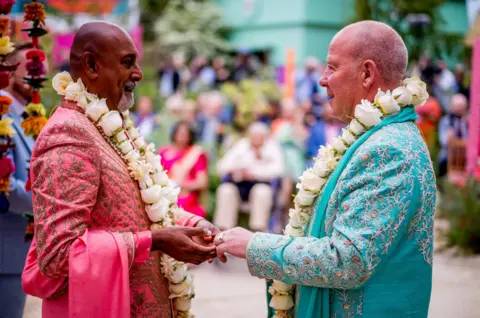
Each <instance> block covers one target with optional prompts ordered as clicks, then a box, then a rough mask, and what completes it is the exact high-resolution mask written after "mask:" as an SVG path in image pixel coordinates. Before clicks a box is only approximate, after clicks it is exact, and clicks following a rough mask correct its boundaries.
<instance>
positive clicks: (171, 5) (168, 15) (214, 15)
mask: <svg viewBox="0 0 480 318" xmlns="http://www.w3.org/2000/svg"><path fill="white" fill-rule="evenodd" d="M154 29H155V33H156V36H157V41H158V44H159V46H160V48H162V49H164V50H165V51H167V52H180V53H182V54H184V55H185V57H186V59H187V60H189V59H190V58H191V57H193V56H198V55H201V56H205V57H213V56H216V55H218V54H219V53H222V52H226V51H228V50H230V46H229V44H228V42H227V41H226V40H225V30H226V28H225V25H224V24H223V21H222V14H221V10H220V9H219V8H218V7H217V6H215V5H214V4H213V3H211V2H210V1H206V0H204V1H200V0H197V1H195V0H170V1H169V2H168V5H167V6H166V8H165V9H164V12H163V14H162V15H161V16H160V17H159V18H158V19H157V21H156V22H155V28H154Z"/></svg>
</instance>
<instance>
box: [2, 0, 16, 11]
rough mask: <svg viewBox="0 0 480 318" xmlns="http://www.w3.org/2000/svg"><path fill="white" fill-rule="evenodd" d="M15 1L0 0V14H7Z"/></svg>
mask: <svg viewBox="0 0 480 318" xmlns="http://www.w3.org/2000/svg"><path fill="white" fill-rule="evenodd" d="M15 3H16V2H15V0H0V14H9V13H10V11H12V7H13V5H14V4H15Z"/></svg>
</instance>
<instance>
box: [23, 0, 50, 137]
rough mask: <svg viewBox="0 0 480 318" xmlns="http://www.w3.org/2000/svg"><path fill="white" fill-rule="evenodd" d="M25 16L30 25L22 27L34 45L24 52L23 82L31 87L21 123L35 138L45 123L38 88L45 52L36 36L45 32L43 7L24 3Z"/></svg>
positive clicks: (42, 75) (41, 76)
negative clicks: (30, 99) (28, 102)
mask: <svg viewBox="0 0 480 318" xmlns="http://www.w3.org/2000/svg"><path fill="white" fill-rule="evenodd" d="M24 13H25V16H24V18H23V21H25V22H31V23H32V27H31V28H29V29H24V30H22V31H25V32H27V33H28V36H29V37H31V38H32V44H33V46H34V47H35V48H34V49H32V50H29V51H28V52H27V54H26V56H25V57H26V59H27V63H26V64H25V68H26V70H27V76H25V77H24V80H25V83H27V84H28V85H30V86H31V87H32V88H33V93H32V102H31V103H30V104H29V105H27V107H26V108H25V112H24V114H23V117H24V120H23V122H22V124H21V126H22V128H23V129H24V132H25V135H27V136H33V137H34V138H36V137H37V136H38V134H40V131H41V130H42V128H43V126H45V124H46V123H47V118H46V117H45V116H46V111H45V107H44V106H43V104H42V100H41V97H40V90H41V89H42V88H43V82H45V81H46V80H47V78H46V77H45V74H46V69H45V65H44V63H43V62H44V61H45V58H46V56H45V53H44V52H43V51H42V50H40V49H39V45H38V42H39V41H38V38H39V37H40V36H42V35H45V34H47V31H46V30H45V29H44V28H43V27H44V26H45V19H46V13H45V7H44V5H43V4H41V3H38V2H37V1H36V0H34V1H33V2H32V3H29V4H26V5H25V7H24Z"/></svg>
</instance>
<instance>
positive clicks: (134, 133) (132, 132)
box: [127, 126, 140, 140]
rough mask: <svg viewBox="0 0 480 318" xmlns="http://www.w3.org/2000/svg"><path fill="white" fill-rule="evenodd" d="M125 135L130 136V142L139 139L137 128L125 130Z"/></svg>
mask: <svg viewBox="0 0 480 318" xmlns="http://www.w3.org/2000/svg"><path fill="white" fill-rule="evenodd" d="M127 133H128V135H129V136H130V138H132V140H135V139H137V138H138V137H140V132H139V131H138V129H137V128H135V127H133V126H132V127H130V128H129V129H128V130H127Z"/></svg>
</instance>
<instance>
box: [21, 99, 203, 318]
mask: <svg viewBox="0 0 480 318" xmlns="http://www.w3.org/2000/svg"><path fill="white" fill-rule="evenodd" d="M31 166H32V168H31V179H32V195H33V207H34V217H35V238H36V241H35V243H36V250H35V244H32V249H31V250H30V253H29V256H28V258H27V264H26V267H25V271H24V277H23V284H24V289H25V291H26V292H27V293H30V294H33V295H36V296H40V297H42V298H44V301H43V317H67V316H72V315H74V314H75V315H77V314H78V313H79V312H75V313H73V309H72V308H76V307H79V310H80V311H82V310H84V309H82V308H81V307H82V306H80V305H79V304H81V303H82V302H83V303H87V302H86V301H85V299H91V301H96V302H97V303H104V304H105V305H107V304H109V305H110V306H117V307H116V308H115V309H118V312H121V313H122V317H124V316H127V317H128V316H132V317H171V316H172V310H173V309H172V305H171V301H170V299H169V291H168V282H167V280H166V279H165V277H164V276H163V274H162V273H161V272H160V255H161V254H160V252H151V251H150V247H151V244H152V239H151V232H150V230H149V227H150V224H151V223H150V221H149V219H148V217H147V215H146V213H145V212H144V206H143V202H142V200H141V197H140V191H139V187H138V184H137V182H136V181H135V180H133V179H132V178H131V177H130V175H129V171H128V169H127V166H126V164H125V163H124V161H123V160H122V158H121V157H120V156H119V155H118V154H117V153H116V152H115V150H113V148H112V147H111V146H110V145H109V144H108V142H107V141H106V140H105V139H104V137H103V136H102V135H101V134H100V133H99V131H98V130H97V128H96V127H95V126H94V124H93V123H91V122H90V120H89V119H88V118H87V117H86V116H85V115H84V114H83V111H82V110H81V109H80V108H79V107H78V106H76V104H74V103H71V102H68V101H64V102H63V103H62V107H59V108H58V109H57V111H56V112H55V113H54V114H53V116H52V117H51V118H50V120H49V121H48V123H47V125H46V126H45V127H44V129H43V130H42V133H41V134H40V136H39V137H38V139H37V142H36V145H35V149H34V151H33V155H32V164H31ZM181 218H182V221H181V222H182V223H183V225H194V224H195V223H196V222H198V219H199V218H198V217H195V216H194V217H191V215H182V216H181ZM100 241H101V242H100ZM108 242H110V243H108ZM106 249H107V250H108V251H105V250H106ZM102 251H105V252H104V253H102ZM37 262H38V264H37ZM72 262H73V265H74V266H72ZM122 275H123V276H122ZM110 276H111V277H110ZM94 277H100V278H101V279H97V278H94ZM104 277H105V280H103V278H104ZM122 277H123V278H122ZM124 278H125V279H127V280H128V283H129V290H128V288H123V289H126V291H125V290H122V286H121V285H122V284H125V279H124ZM89 280H92V282H90V281H89ZM39 281H41V282H39ZM72 281H73V283H72ZM112 281H114V282H112ZM109 284H110V285H111V286H110V285H109ZM69 285H74V286H69ZM87 285H89V286H87ZM117 285H118V286H119V288H118V290H115V288H116V287H115V286H117ZM45 286H49V287H48V288H46V287H45ZM125 286H128V285H125ZM96 288H97V290H96ZM102 288H103V290H104V291H105V292H107V294H104V295H103V297H102V295H94V294H95V292H96V291H98V292H101V291H102ZM82 291H83V292H84V293H86V294H83V295H82ZM52 292H53V294H52ZM90 293H93V294H90ZM79 294H80V295H79ZM119 294H120V295H123V296H125V295H126V297H127V302H128V298H129V299H130V302H129V304H127V306H128V307H130V313H128V312H127V313H125V312H124V311H125V310H123V309H121V307H122V306H123V308H125V304H124V303H123V304H122V301H121V300H120V299H121V296H119ZM69 295H70V297H69ZM72 295H75V297H77V295H78V296H79V297H77V298H76V299H72V298H75V297H73V296H72ZM97 296H100V297H101V298H100V299H98V297H97ZM102 298H103V299H102ZM115 302H118V304H115V305H112V303H115ZM124 302H125V301H124ZM85 306H88V305H87V304H85ZM128 307H127V311H128ZM106 308H108V306H106ZM119 308H120V309H119ZM108 310H113V309H108ZM69 311H70V312H69ZM105 311H107V310H105ZM67 312H68V314H67ZM87 312H89V311H85V312H84V313H87ZM92 312H94V311H90V313H92ZM97 313H98V312H97ZM105 314H107V313H105ZM102 315H103V314H102ZM111 315H113V312H110V313H109V314H108V316H111ZM105 317H106V316H105Z"/></svg>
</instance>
